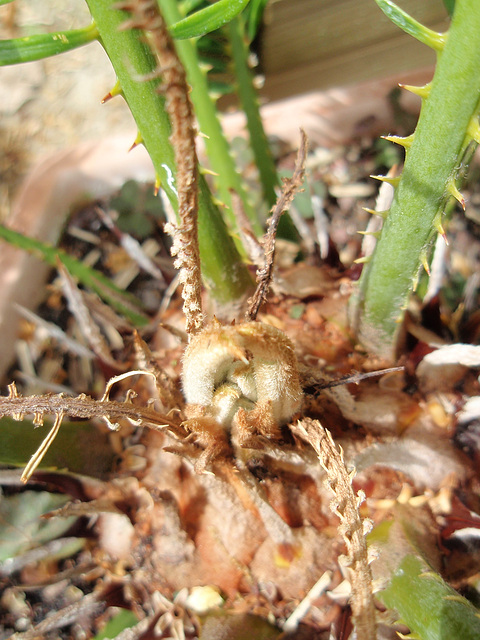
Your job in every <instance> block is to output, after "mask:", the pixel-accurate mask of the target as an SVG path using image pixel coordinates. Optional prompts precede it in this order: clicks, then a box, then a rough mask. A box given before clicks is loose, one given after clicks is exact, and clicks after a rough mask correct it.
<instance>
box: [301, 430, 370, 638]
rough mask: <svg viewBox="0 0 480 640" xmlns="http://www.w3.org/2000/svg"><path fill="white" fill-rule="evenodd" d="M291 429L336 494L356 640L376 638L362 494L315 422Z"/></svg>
mask: <svg viewBox="0 0 480 640" xmlns="http://www.w3.org/2000/svg"><path fill="white" fill-rule="evenodd" d="M292 430H293V431H294V432H295V433H296V434H298V435H299V436H300V437H301V438H302V439H303V440H305V441H306V442H309V443H310V445H311V446H312V447H313V449H314V450H315V453H316V454H317V455H318V459H319V460H320V464H321V465H322V467H323V469H324V470H325V472H326V474H327V481H328V484H329V486H330V488H331V489H332V491H333V492H334V494H335V499H334V500H333V502H332V510H333V511H334V513H335V514H336V515H337V516H338V517H339V518H340V526H339V530H340V533H341V535H342V537H343V539H344V540H345V544H346V547H347V554H348V555H347V565H348V566H349V568H350V569H351V577H350V582H351V585H352V596H351V603H350V604H351V607H352V616H353V620H354V623H355V629H356V633H357V640H372V638H376V637H377V636H376V620H375V605H374V601H373V592H372V573H371V570H370V565H369V564H368V554H367V543H366V540H365V534H366V532H367V531H366V530H367V529H368V527H369V525H370V523H369V522H368V521H362V518H361V516H360V513H359V510H358V508H359V506H360V504H361V502H362V501H363V498H364V496H363V495H358V496H357V495H356V494H355V492H354V490H353V488H352V476H353V474H352V472H349V471H348V470H347V467H346V466H345V461H344V459H343V452H342V450H341V449H340V450H339V449H338V448H337V447H336V445H335V443H334V441H333V438H332V436H331V434H330V433H329V432H328V431H326V430H325V429H324V428H323V427H322V425H321V424H320V423H319V422H318V420H310V419H304V420H302V421H300V422H298V423H297V424H296V425H295V426H294V427H293V428H292Z"/></svg>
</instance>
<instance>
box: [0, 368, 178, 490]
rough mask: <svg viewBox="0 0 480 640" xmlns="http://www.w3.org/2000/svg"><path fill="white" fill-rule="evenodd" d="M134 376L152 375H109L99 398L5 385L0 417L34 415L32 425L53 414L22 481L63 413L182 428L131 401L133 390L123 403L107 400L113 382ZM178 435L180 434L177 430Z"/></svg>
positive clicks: (112, 425)
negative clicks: (38, 392) (30, 393)
mask: <svg viewBox="0 0 480 640" xmlns="http://www.w3.org/2000/svg"><path fill="white" fill-rule="evenodd" d="M133 375H152V374H149V373H148V374H147V373H146V372H145V371H130V372H128V373H124V374H121V375H119V376H115V377H114V378H112V379H111V380H110V381H109V382H108V384H107V387H106V390H105V393H104V395H103V397H102V398H101V399H100V400H94V399H93V398H91V397H89V396H87V395H85V394H84V393H82V394H80V395H79V396H77V397H76V398H71V397H67V396H65V395H63V394H57V395H53V394H46V395H41V396H26V397H24V396H22V395H20V394H19V393H18V391H17V387H16V386H15V383H14V382H12V383H11V384H10V385H8V392H9V393H8V396H0V418H3V417H4V416H11V417H12V418H13V419H14V420H23V419H24V417H25V416H26V415H33V422H34V424H35V426H38V427H40V426H42V425H43V420H44V418H45V416H48V415H53V416H55V419H54V424H53V426H52V428H51V429H50V431H49V433H48V435H47V437H46V438H45V439H44V440H43V442H42V443H41V445H40V447H39V448H38V449H37V451H36V452H35V453H34V455H33V456H32V458H31V460H30V462H29V463H28V465H27V467H26V469H25V471H24V472H23V475H22V482H27V481H28V479H29V478H30V477H31V475H32V473H33V472H34V471H35V469H36V468H37V467H38V465H39V464H40V462H41V461H42V459H43V457H44V455H45V453H46V452H47V450H48V449H49V447H50V445H51V444H52V442H53V441H54V439H55V436H56V435H57V433H58V431H59V429H60V426H61V424H62V421H63V419H64V417H65V416H69V417H72V418H86V419H92V418H100V419H102V420H103V421H104V422H106V424H107V426H108V427H109V429H112V430H116V429H118V428H119V426H120V425H119V424H118V422H117V421H118V420H126V421H127V422H129V423H130V424H133V425H134V426H147V427H150V428H153V429H158V430H162V431H163V430H164V429H171V431H172V432H173V433H174V434H179V430H180V431H181V429H180V427H179V425H178V424H177V423H175V422H173V421H172V420H171V419H169V418H167V417H166V416H164V415H162V414H159V413H157V412H156V411H154V410H153V409H150V408H148V407H141V406H136V405H133V404H132V398H133V397H134V396H135V393H134V392H133V391H131V390H130V391H129V392H127V397H126V399H125V402H116V401H113V400H110V399H109V393H110V389H111V387H112V386H113V384H115V383H116V382H119V381H120V380H122V379H124V378H126V377H129V376H133ZM180 435H181V433H180Z"/></svg>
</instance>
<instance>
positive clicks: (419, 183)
mask: <svg viewBox="0 0 480 640" xmlns="http://www.w3.org/2000/svg"><path fill="white" fill-rule="evenodd" d="M479 97H480V6H479V5H478V2H477V0H457V2H456V4H455V12H454V15H453V20H452V24H451V27H450V29H449V31H448V37H447V38H446V43H445V46H444V49H443V51H441V53H440V54H439V57H438V63H437V68H436V71H435V75H434V78H433V81H432V85H431V90H430V93H429V95H428V97H427V98H426V99H425V100H424V104H423V106H422V111H421V114H420V119H419V122H418V126H417V129H416V131H415V135H414V139H413V143H412V145H411V147H410V148H409V149H408V151H407V155H406V160H405V168H404V170H403V173H402V176H401V179H400V182H399V184H398V187H397V189H396V192H395V197H394V200H393V203H392V206H391V209H390V211H389V213H388V216H387V218H386V220H385V223H384V226H383V230H382V233H381V236H380V239H379V240H378V242H377V245H376V248H375V251H374V253H373V255H372V258H371V261H370V262H369V263H368V264H366V265H365V266H364V270H363V273H362V277H361V280H360V283H359V288H358V291H357V294H356V296H355V297H354V299H353V300H352V307H351V311H352V314H351V315H352V324H353V327H354V329H355V331H356V333H357V336H358V338H359V339H360V341H361V342H362V343H363V344H364V346H365V347H366V348H367V349H369V350H371V351H373V352H374V353H376V354H378V355H381V356H383V357H386V358H389V359H392V358H393V357H394V356H395V343H396V338H397V335H398V331H399V327H400V323H401V320H402V317H403V312H404V309H405V306H406V304H407V300H408V296H409V294H410V292H411V291H412V288H413V286H414V281H415V279H416V277H417V274H418V271H419V269H420V264H421V259H422V256H425V254H426V252H427V251H428V250H429V249H430V246H431V244H432V241H433V240H434V238H435V237H436V234H437V232H438V231H440V232H441V224H440V219H441V216H442V212H443V211H444V209H445V205H446V202H447V200H448V199H449V197H450V195H451V192H452V185H453V184H454V182H453V181H454V180H455V178H456V174H457V171H458V169H459V167H460V165H461V161H462V156H463V153H464V151H465V148H466V145H467V144H468V142H469V141H470V140H471V136H470V134H469V132H468V129H469V125H471V122H472V118H473V117H474V116H475V115H476V113H477V111H478V106H479Z"/></svg>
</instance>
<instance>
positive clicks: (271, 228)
mask: <svg viewBox="0 0 480 640" xmlns="http://www.w3.org/2000/svg"><path fill="white" fill-rule="evenodd" d="M301 134H302V140H301V142H300V147H299V149H298V153H297V158H296V160H295V168H294V171H293V175H292V177H291V178H285V179H284V180H283V186H282V192H281V194H280V196H279V198H278V200H277V202H276V204H275V206H274V207H273V209H272V215H271V217H270V220H269V222H268V229H267V233H266V234H265V237H264V239H263V248H264V252H265V262H264V265H263V267H262V268H261V269H258V270H257V288H256V290H255V293H254V294H253V296H252V297H251V298H250V300H249V308H248V311H247V313H246V314H245V320H247V322H253V321H255V320H256V318H257V314H258V311H259V309H260V307H261V305H262V304H263V302H264V301H265V298H266V297H267V294H268V289H269V288H270V283H271V281H272V275H273V263H274V259H275V239H276V236H277V228H278V223H279V222H280V218H281V217H282V214H283V213H284V212H285V211H286V210H287V209H288V206H289V205H290V203H291V202H292V200H293V198H294V197H295V194H296V193H297V191H298V190H299V189H300V187H301V186H302V183H303V178H304V175H305V158H306V155H307V145H308V140H307V136H306V134H305V131H303V129H302V130H301Z"/></svg>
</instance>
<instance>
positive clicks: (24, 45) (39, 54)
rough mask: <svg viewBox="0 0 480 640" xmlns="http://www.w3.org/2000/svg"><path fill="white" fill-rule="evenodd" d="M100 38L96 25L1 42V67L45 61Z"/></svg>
mask: <svg viewBox="0 0 480 640" xmlns="http://www.w3.org/2000/svg"><path fill="white" fill-rule="evenodd" d="M97 38H98V31H97V27H96V26H95V24H91V25H90V26H88V27H83V28H82V29H74V30H71V31H57V32H56V33H42V34H38V35H32V36H26V37H24V38H13V39H11V40H0V66H6V65H10V64H18V63H19V62H31V61H32V60H43V58H49V57H50V56H56V55H57V54H59V53H64V52H65V51H70V50H71V49H76V48H77V47H81V46H83V45H84V44H88V43H89V42H92V41H93V40H96V39H97Z"/></svg>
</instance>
